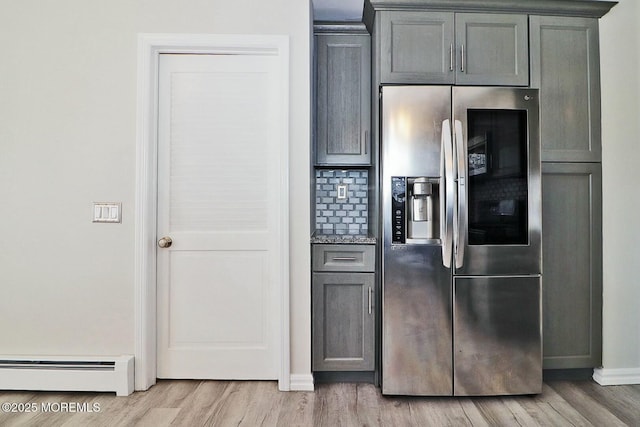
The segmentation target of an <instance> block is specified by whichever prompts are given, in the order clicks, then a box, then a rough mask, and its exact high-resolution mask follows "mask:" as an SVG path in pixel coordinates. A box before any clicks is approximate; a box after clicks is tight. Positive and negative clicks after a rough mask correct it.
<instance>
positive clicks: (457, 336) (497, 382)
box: [453, 276, 542, 396]
mask: <svg viewBox="0 0 640 427" xmlns="http://www.w3.org/2000/svg"><path fill="white" fill-rule="evenodd" d="M540 289H541V284H540V277H539V276H529V277H456V278H455V279H454V321H453V323H454V341H453V351H454V354H453V358H454V385H453V390H454V395H456V396H482V395H503V394H504V395H506V394H535V393H541V392H542V329H541V310H542V309H541V300H540V297H541V291H540Z"/></svg>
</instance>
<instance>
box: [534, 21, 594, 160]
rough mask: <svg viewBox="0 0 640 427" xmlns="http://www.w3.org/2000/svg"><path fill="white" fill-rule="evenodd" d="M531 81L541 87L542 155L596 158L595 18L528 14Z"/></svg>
mask: <svg viewBox="0 0 640 427" xmlns="http://www.w3.org/2000/svg"><path fill="white" fill-rule="evenodd" d="M530 34H531V86H532V87H535V88H539V89H540V105H544V108H541V109H540V137H541V142H542V160H543V161H563V162H594V161H600V159H601V145H600V137H601V135H600V134H601V131H600V71H599V70H600V69H599V64H600V59H599V50H598V21H597V20H596V19H590V18H563V17H553V16H532V17H531V30H530Z"/></svg>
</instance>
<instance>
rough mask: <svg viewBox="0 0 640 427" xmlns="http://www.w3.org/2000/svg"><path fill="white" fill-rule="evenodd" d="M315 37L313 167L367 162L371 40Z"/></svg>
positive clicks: (363, 36)
mask: <svg viewBox="0 0 640 427" xmlns="http://www.w3.org/2000/svg"><path fill="white" fill-rule="evenodd" d="M362 32H364V33H365V34H320V35H316V38H315V40H316V114H315V120H316V123H315V128H316V133H315V137H316V146H315V148H316V164H317V165H322V166H324V165H330V166H331V165H369V164H370V163H371V149H370V147H369V146H370V141H369V136H370V126H371V40H370V36H369V35H368V34H366V30H365V29H364V26H362Z"/></svg>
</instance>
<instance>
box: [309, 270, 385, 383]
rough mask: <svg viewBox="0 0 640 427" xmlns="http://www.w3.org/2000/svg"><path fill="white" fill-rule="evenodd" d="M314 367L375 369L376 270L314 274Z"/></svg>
mask: <svg viewBox="0 0 640 427" xmlns="http://www.w3.org/2000/svg"><path fill="white" fill-rule="evenodd" d="M312 286H313V304H312V305H313V319H312V324H313V334H312V335H313V370H314V371H373V369H374V359H375V357H374V354H375V353H374V350H375V349H374V325H375V323H374V322H375V321H374V318H375V314H374V308H373V304H374V301H373V298H374V273H314V274H313V284H312Z"/></svg>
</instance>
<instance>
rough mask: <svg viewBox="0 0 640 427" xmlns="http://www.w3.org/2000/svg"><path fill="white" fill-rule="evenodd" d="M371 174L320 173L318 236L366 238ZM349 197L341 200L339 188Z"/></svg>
mask: <svg viewBox="0 0 640 427" xmlns="http://www.w3.org/2000/svg"><path fill="white" fill-rule="evenodd" d="M368 176H369V173H368V171H367V170H347V171H345V170H326V169H316V234H337V235H340V234H349V235H366V234H367V233H368V231H369V230H368V228H369V210H368V209H369V193H368V186H369V183H368ZM339 185H345V186H346V190H347V191H346V195H345V196H346V197H345V198H338V186H339Z"/></svg>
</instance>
